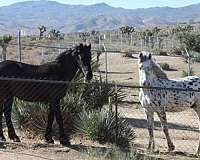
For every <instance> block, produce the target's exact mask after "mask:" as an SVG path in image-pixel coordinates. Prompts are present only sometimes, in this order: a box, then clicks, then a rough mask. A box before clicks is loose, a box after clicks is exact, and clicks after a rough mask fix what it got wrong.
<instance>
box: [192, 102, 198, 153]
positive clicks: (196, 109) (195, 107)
mask: <svg viewBox="0 0 200 160" xmlns="http://www.w3.org/2000/svg"><path fill="white" fill-rule="evenodd" d="M193 109H194V111H195V112H196V114H197V116H198V119H199V132H200V108H199V105H195V106H194V108H193ZM197 155H198V156H200V133H199V146H198V150H197Z"/></svg>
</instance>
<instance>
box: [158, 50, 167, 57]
mask: <svg viewBox="0 0 200 160" xmlns="http://www.w3.org/2000/svg"><path fill="white" fill-rule="evenodd" d="M159 55H160V56H168V54H167V52H165V51H160V52H159Z"/></svg>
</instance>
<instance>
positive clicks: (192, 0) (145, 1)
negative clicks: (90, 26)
mask: <svg viewBox="0 0 200 160" xmlns="http://www.w3.org/2000/svg"><path fill="white" fill-rule="evenodd" d="M21 1H28V0H0V6H4V5H10V4H12V3H16V2H21ZM55 1H57V2H60V3H65V4H86V5H89V4H95V3H100V2H105V3H107V4H109V5H111V6H114V7H123V8H130V9H134V8H148V7H155V6H159V7H162V6H169V7H181V6H186V5H190V4H196V3H200V0H55Z"/></svg>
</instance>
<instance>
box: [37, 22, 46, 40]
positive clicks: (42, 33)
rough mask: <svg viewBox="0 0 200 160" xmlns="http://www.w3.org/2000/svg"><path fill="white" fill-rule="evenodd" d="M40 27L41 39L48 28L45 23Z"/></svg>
mask: <svg viewBox="0 0 200 160" xmlns="http://www.w3.org/2000/svg"><path fill="white" fill-rule="evenodd" d="M38 29H39V32H40V37H39V39H42V38H43V36H44V32H46V30H47V28H46V27H45V26H44V25H41V26H39V27H38Z"/></svg>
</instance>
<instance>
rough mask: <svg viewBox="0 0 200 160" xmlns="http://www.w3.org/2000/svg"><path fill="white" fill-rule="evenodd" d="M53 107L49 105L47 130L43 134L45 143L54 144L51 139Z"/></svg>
mask: <svg viewBox="0 0 200 160" xmlns="http://www.w3.org/2000/svg"><path fill="white" fill-rule="evenodd" d="M53 107H54V106H52V104H51V103H50V105H49V109H48V120H47V128H46V133H45V141H46V142H47V143H54V140H53V139H52V133H51V132H52V125H53V121H54V108H53Z"/></svg>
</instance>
